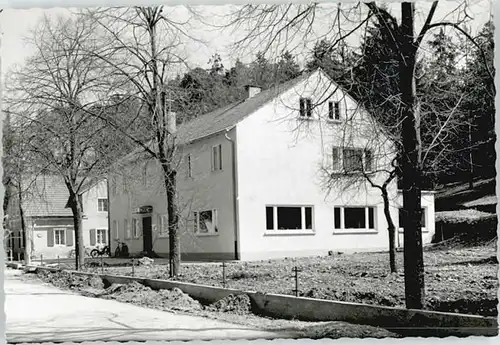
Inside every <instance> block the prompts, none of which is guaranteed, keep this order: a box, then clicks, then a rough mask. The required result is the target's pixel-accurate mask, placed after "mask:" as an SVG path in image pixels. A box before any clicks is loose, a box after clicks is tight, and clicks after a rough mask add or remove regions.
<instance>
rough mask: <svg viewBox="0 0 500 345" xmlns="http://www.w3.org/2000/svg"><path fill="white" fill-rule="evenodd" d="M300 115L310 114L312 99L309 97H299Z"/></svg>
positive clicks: (308, 115) (307, 115)
mask: <svg viewBox="0 0 500 345" xmlns="http://www.w3.org/2000/svg"><path fill="white" fill-rule="evenodd" d="M299 114H300V117H311V116H312V101H311V99H310V98H301V99H300V111H299Z"/></svg>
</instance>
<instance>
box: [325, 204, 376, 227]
mask: <svg viewBox="0 0 500 345" xmlns="http://www.w3.org/2000/svg"><path fill="white" fill-rule="evenodd" d="M333 211H334V212H333V220H334V228H335V229H340V230H349V229H353V230H362V229H365V230H375V229H376V226H375V207H370V206H369V207H363V206H350V207H335V208H334V209H333Z"/></svg>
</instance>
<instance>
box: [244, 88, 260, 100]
mask: <svg viewBox="0 0 500 345" xmlns="http://www.w3.org/2000/svg"><path fill="white" fill-rule="evenodd" d="M261 90H262V89H261V88H260V87H258V86H255V85H250V84H248V85H245V91H246V92H247V99H249V98H252V97H253V96H255V95H256V94H258V93H259V92H260V91H261Z"/></svg>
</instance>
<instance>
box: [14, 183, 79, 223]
mask: <svg viewBox="0 0 500 345" xmlns="http://www.w3.org/2000/svg"><path fill="white" fill-rule="evenodd" d="M23 190H24V193H23V194H24V195H23V208H24V210H23V211H24V215H25V216H27V217H68V216H72V215H73V213H72V212H71V209H69V208H66V204H67V202H68V198H69V192H68V189H67V187H66V185H65V184H64V180H63V179H62V178H61V177H60V176H54V175H40V176H37V177H36V178H34V177H31V178H29V177H26V178H25V179H24V181H23Z"/></svg>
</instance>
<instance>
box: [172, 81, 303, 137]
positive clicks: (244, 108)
mask: <svg viewBox="0 0 500 345" xmlns="http://www.w3.org/2000/svg"><path fill="white" fill-rule="evenodd" d="M311 74H312V73H307V74H303V75H301V76H299V77H297V78H295V79H292V80H290V81H287V82H285V83H282V84H279V85H277V86H274V87H271V88H269V89H267V90H264V91H261V92H259V93H258V94H256V95H255V96H253V97H252V98H248V99H245V100H243V101H239V102H235V103H232V104H230V105H228V106H225V107H222V108H219V109H217V110H214V111H212V112H210V113H207V114H204V115H201V116H199V117H197V118H195V119H193V120H190V121H188V122H186V123H183V124H181V125H180V126H179V128H178V130H177V139H178V143H179V144H186V143H189V142H192V141H194V140H197V139H201V138H204V137H206V136H209V135H211V134H215V133H218V132H220V131H223V130H225V129H227V128H230V127H232V126H235V125H236V124H238V122H240V121H241V120H243V119H244V118H245V117H247V116H248V115H250V114H252V113H254V112H255V111H256V110H258V109H259V108H260V107H262V106H264V105H266V104H267V103H268V102H270V101H271V100H273V99H274V98H276V97H277V96H279V95H280V94H281V93H283V92H285V91H287V90H289V89H291V88H292V87H294V86H296V85H297V84H299V83H300V82H302V81H304V80H305V79H307V78H308V77H309V76H310V75H311Z"/></svg>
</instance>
